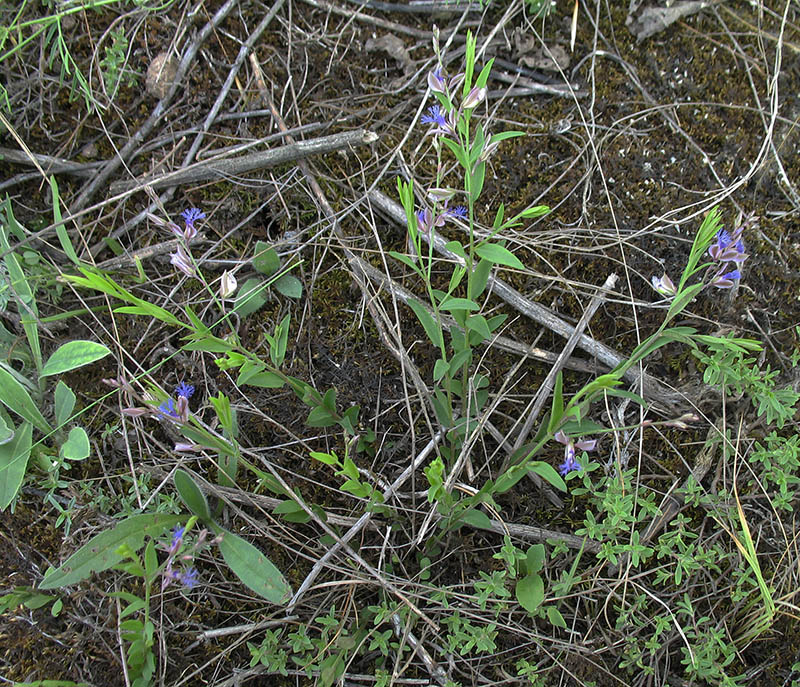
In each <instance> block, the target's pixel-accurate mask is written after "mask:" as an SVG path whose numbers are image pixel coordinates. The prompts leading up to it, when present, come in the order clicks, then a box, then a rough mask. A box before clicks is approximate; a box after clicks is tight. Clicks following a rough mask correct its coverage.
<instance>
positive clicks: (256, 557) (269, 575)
mask: <svg viewBox="0 0 800 687" xmlns="http://www.w3.org/2000/svg"><path fill="white" fill-rule="evenodd" d="M214 531H215V532H216V534H218V535H219V534H222V541H221V542H220V543H219V550H220V551H221V552H222V557H223V558H224V559H225V562H226V563H227V564H228V567H230V569H231V570H232V571H233V573H234V574H235V575H236V577H238V578H239V579H240V580H241V581H242V582H243V583H244V585H245V586H246V587H248V588H249V589H251V590H252V591H254V592H255V593H256V594H258V595H259V596H261V597H263V598H265V599H266V600H267V601H270V602H271V603H274V604H277V605H284V604H285V603H286V602H287V601H289V599H290V598H291V596H292V588H291V587H290V586H289V583H288V582H287V581H286V578H285V577H284V576H283V575H282V574H281V571H280V570H278V569H277V568H276V567H275V566H274V565H273V563H272V561H270V560H269V558H267V557H266V556H265V555H264V554H263V553H261V551H259V550H258V549H257V548H256V547H255V546H253V545H252V544H250V543H249V542H247V541H245V540H244V539H242V538H241V537H238V536H237V535H235V534H233V533H232V532H227V531H226V530H223V529H222V528H221V527H219V526H216V527H214Z"/></svg>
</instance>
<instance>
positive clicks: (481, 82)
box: [475, 57, 521, 135]
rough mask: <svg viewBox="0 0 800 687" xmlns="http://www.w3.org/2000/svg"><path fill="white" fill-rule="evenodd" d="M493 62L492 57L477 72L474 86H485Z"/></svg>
mask: <svg viewBox="0 0 800 687" xmlns="http://www.w3.org/2000/svg"><path fill="white" fill-rule="evenodd" d="M493 64H494V57H493V58H492V59H491V60H489V61H488V62H487V63H486V64H485V65H484V66H483V69H481V73H480V74H478V79H477V81H475V87H476V88H486V82H487V81H488V80H489V72H490V71H492V65H493ZM520 135H521V134H520Z"/></svg>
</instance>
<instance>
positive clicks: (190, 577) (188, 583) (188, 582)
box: [178, 568, 197, 589]
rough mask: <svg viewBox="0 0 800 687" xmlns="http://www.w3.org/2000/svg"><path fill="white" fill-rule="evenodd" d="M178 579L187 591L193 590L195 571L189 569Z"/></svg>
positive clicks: (195, 582)
mask: <svg viewBox="0 0 800 687" xmlns="http://www.w3.org/2000/svg"><path fill="white" fill-rule="evenodd" d="M178 579H179V580H180V582H181V584H182V585H183V586H184V587H186V588H187V589H193V588H194V586H195V585H196V584H197V570H196V569H195V568H189V569H188V570H184V571H183V572H182V573H181V574H180V575H179V576H178Z"/></svg>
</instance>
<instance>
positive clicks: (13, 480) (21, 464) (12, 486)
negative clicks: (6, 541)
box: [0, 422, 33, 510]
mask: <svg viewBox="0 0 800 687" xmlns="http://www.w3.org/2000/svg"><path fill="white" fill-rule="evenodd" d="M32 434H33V427H32V426H31V424H30V423H28V422H23V423H22V425H21V426H20V427H19V428H18V429H17V431H16V432H15V433H14V437H13V438H12V439H11V441H8V442H6V443H5V444H3V445H2V446H0V510H5V509H6V508H8V505H9V504H10V503H11V502H12V501H13V500H14V497H15V496H16V495H17V492H18V491H19V488H20V487H21V486H22V480H23V479H24V478H25V470H26V469H27V467H28V458H29V457H30V455H31V435H32Z"/></svg>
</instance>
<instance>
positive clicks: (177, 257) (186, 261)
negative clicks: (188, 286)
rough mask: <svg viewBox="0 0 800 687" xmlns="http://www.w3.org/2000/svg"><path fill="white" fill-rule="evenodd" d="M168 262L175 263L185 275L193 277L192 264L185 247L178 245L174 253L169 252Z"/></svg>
mask: <svg viewBox="0 0 800 687" xmlns="http://www.w3.org/2000/svg"><path fill="white" fill-rule="evenodd" d="M169 261H170V263H172V264H173V265H175V267H177V268H178V269H179V270H180V271H181V272H183V273H184V274H185V275H186V276H187V277H194V276H195V271H194V264H193V263H192V259H191V258H190V257H189V254H188V253H187V252H186V249H185V248H184V247H183V246H182V245H179V246H178V249H177V250H176V251H175V252H174V253H170V258H169Z"/></svg>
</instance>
